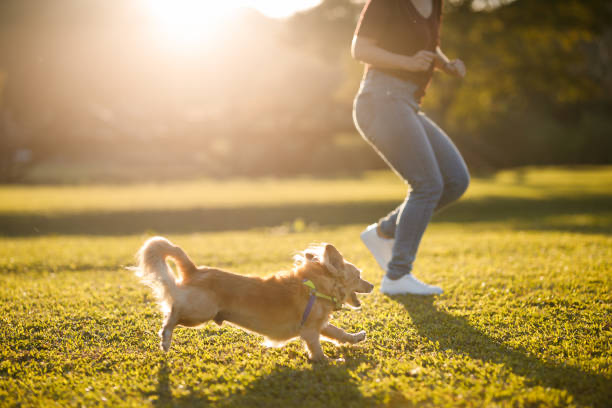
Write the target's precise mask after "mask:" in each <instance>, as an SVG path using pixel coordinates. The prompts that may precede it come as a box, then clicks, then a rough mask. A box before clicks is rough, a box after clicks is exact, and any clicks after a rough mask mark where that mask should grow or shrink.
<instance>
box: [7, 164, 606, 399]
mask: <svg viewBox="0 0 612 408" xmlns="http://www.w3.org/2000/svg"><path fill="white" fill-rule="evenodd" d="M404 192H405V186H404V185H403V184H402V183H400V182H399V181H397V180H396V178H395V177H394V176H393V175H392V174H389V173H373V174H369V175H367V176H365V177H363V178H355V179H330V180H309V179H298V180H255V181H248V180H234V181H230V182H225V183H222V182H214V181H206V180H203V181H193V182H181V183H163V184H137V185H129V186H126V185H123V186H121V185H119V186H112V185H97V186H29V187H25V186H23V187H14V186H3V187H0V235H2V237H0V271H2V273H1V274H0V307H1V308H2V310H0V339H1V340H0V341H1V343H0V345H1V347H0V406H81V405H85V406H90V405H107V406H143V405H144V406H207V405H213V406H227V407H240V406H244V407H252V406H259V407H282V406H299V407H302V406H303V407H347V406H349V407H353V406H354V407H364V406H389V407H413V406H423V407H440V406H461V407H464V406H465V407H470V406H473V407H480V406H492V407H493V406H495V407H496V406H504V407H505V406H508V407H523V406H525V407H536V406H560V407H561V406H596V407H606V406H610V404H611V401H612V364H611V363H612V317H611V316H612V168H610V167H599V168H580V169H558V168H544V169H537V168H527V169H520V170H518V171H507V172H503V173H500V174H497V175H495V176H494V177H490V178H477V179H475V180H474V181H473V183H472V186H471V187H470V190H469V192H468V194H467V196H466V197H465V199H463V200H462V201H461V202H460V203H458V204H457V205H455V206H454V207H452V208H450V209H449V210H447V211H445V212H443V213H442V214H439V215H438V216H436V217H435V219H434V222H433V223H432V224H431V226H430V228H429V229H428V231H427V233H426V235H425V237H424V239H423V242H422V245H421V250H420V253H419V258H418V260H417V264H416V265H415V274H416V275H417V276H418V277H420V278H422V279H423V280H425V281H427V282H430V283H434V284H438V285H441V286H442V287H443V288H444V289H445V293H444V295H442V296H439V297H433V298H432V297H415V296H399V297H387V296H383V295H381V294H380V293H379V292H378V284H379V281H380V278H381V277H382V271H381V270H379V269H378V268H377V266H376V263H375V261H374V259H372V258H371V257H370V256H369V255H368V253H367V252H366V250H365V248H364V247H363V246H362V244H361V243H360V241H359V232H360V231H361V229H362V228H363V227H364V226H365V225H366V224H367V223H369V222H373V221H375V220H376V219H377V218H378V217H379V216H380V215H382V214H383V213H384V212H385V211H387V210H390V209H391V208H393V206H394V205H395V204H396V203H397V202H399V201H400V200H401V198H402V195H403V194H404ZM152 234H163V235H166V236H168V237H169V238H170V239H171V240H173V241H174V242H175V243H177V244H179V245H181V246H183V247H184V248H185V249H186V250H187V252H188V253H189V254H190V255H191V256H192V257H193V258H194V260H195V261H196V262H198V263H202V264H209V265H215V266H219V267H223V268H225V269H229V270H232V271H236V272H240V273H245V274H266V273H270V272H275V271H278V270H282V269H287V268H290V267H291V256H292V255H293V254H294V253H295V252H296V251H298V250H300V249H303V248H305V247H306V246H307V245H308V244H309V243H311V242H322V241H327V242H332V243H334V244H335V245H336V246H337V247H338V248H339V249H340V250H341V251H342V252H343V254H344V255H345V257H347V258H348V259H350V260H351V261H353V262H354V263H355V264H356V265H358V266H359V267H360V268H362V269H363V270H364V275H365V277H366V279H368V280H370V281H371V282H373V283H375V284H376V286H377V287H376V289H375V291H374V292H373V293H372V294H371V295H365V296H362V297H361V300H362V303H363V306H362V309H361V310H358V311H349V310H343V311H340V312H337V313H335V314H334V317H333V319H332V321H334V322H335V323H336V324H337V325H339V326H341V327H343V328H345V329H347V330H349V331H359V330H362V329H363V330H366V331H367V333H368V339H367V340H366V341H365V342H364V343H361V344H360V345H358V346H335V345H333V344H329V343H325V344H324V350H325V352H326V353H327V354H328V355H329V356H331V357H334V358H342V359H344V360H345V361H344V362H342V363H330V364H324V365H316V364H312V363H310V362H309V361H308V360H307V359H306V357H305V352H304V348H303V346H302V344H301V343H300V342H299V341H294V342H291V343H289V344H288V345H287V346H286V347H284V348H282V349H270V348H265V347H263V346H262V345H261V343H262V338H261V337H259V336H257V335H253V334H247V333H245V332H243V331H241V330H238V329H235V328H232V327H229V326H222V327H217V326H216V325H214V324H211V325H207V326H204V327H203V328H202V329H199V330H193V329H182V328H178V329H177V330H176V331H175V337H174V342H173V346H172V349H171V350H170V352H169V353H168V354H167V355H166V354H163V353H162V352H161V351H160V350H159V348H158V337H157V331H158V330H159V327H160V323H161V314H160V312H159V311H158V308H157V306H156V305H155V303H154V302H153V299H152V296H151V294H150V292H149V290H148V289H147V288H145V287H143V286H142V285H141V284H140V283H139V282H138V280H137V279H136V278H135V277H134V276H133V275H132V274H131V273H130V272H129V271H126V270H125V269H123V266H126V265H131V264H133V262H134V253H135V252H136V250H137V249H138V247H139V246H140V245H141V244H142V243H143V241H144V240H145V239H146V238H147V237H149V236H151V235H152Z"/></svg>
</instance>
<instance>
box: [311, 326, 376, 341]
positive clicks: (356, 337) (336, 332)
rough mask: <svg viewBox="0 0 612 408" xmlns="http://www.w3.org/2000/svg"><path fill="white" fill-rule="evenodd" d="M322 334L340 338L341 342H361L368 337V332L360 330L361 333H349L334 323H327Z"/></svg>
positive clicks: (331, 337)
mask: <svg viewBox="0 0 612 408" xmlns="http://www.w3.org/2000/svg"><path fill="white" fill-rule="evenodd" d="M321 334H322V335H324V336H325V337H327V338H330V339H334V340H338V341H339V342H341V343H351V344H355V343H359V342H360V341H364V340H365V338H366V332H365V331H363V330H362V331H360V332H359V333H347V332H345V331H344V330H342V329H341V328H339V327H336V326H334V325H333V324H330V323H327V324H326V325H325V327H323V329H322V330H321Z"/></svg>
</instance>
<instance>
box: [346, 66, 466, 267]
mask: <svg viewBox="0 0 612 408" xmlns="http://www.w3.org/2000/svg"><path fill="white" fill-rule="evenodd" d="M415 89H416V85H415V84H413V83H411V82H408V81H404V80H402V79H399V78H396V77H393V76H391V75H388V74H385V73H383V72H381V71H377V70H374V69H370V70H369V71H368V74H367V75H366V77H365V78H364V80H363V81H362V83H361V87H360V89H359V92H358V93H357V96H356V97H355V102H354V105H353V119H354V120H355V125H356V126H357V129H358V130H359V132H360V133H361V135H362V136H363V137H364V139H366V141H368V143H370V144H371V145H372V147H373V148H374V150H376V152H377V153H378V154H379V155H380V156H381V157H382V158H383V159H384V160H385V161H386V162H387V164H388V165H389V167H391V168H392V169H393V170H394V171H395V172H396V173H397V174H398V175H399V176H400V177H401V178H402V179H403V180H404V181H405V182H406V183H408V184H409V185H410V187H411V191H410V190H409V192H408V194H407V197H406V200H405V201H404V202H402V203H401V204H400V205H399V206H398V207H397V208H396V209H394V210H393V211H391V212H390V213H389V214H388V215H387V216H385V217H383V218H381V219H380V221H379V226H380V229H381V231H382V232H383V233H384V234H385V235H387V236H390V237H394V238H395V243H394V246H393V256H392V258H391V261H390V262H389V265H388V267H387V276H388V277H389V278H391V279H399V278H401V277H402V276H404V275H406V274H409V273H410V272H411V271H412V264H413V262H414V260H415V257H416V253H417V250H418V247H419V243H420V242H421V238H422V237H423V233H424V232H425V229H426V228H427V225H428V224H429V221H430V219H431V216H432V215H433V213H434V212H437V211H438V210H440V209H442V208H444V207H445V206H447V205H448V204H450V203H452V202H453V201H456V200H457V199H458V198H459V197H461V195H463V193H464V192H465V190H466V189H467V187H468V184H469V182H470V176H469V173H468V169H467V166H466V165H465V162H464V161H463V158H462V157H461V154H460V153H459V150H457V148H456V147H455V145H454V144H453V142H452V141H451V140H450V138H449V137H448V136H447V135H446V134H445V133H444V131H442V129H440V128H439V127H438V126H437V125H436V124H435V123H434V122H433V121H432V120H431V119H429V118H428V117H427V116H425V114H424V113H423V112H421V111H420V110H419V104H418V103H417V101H416V100H415V99H414V96H413V94H414V90H415Z"/></svg>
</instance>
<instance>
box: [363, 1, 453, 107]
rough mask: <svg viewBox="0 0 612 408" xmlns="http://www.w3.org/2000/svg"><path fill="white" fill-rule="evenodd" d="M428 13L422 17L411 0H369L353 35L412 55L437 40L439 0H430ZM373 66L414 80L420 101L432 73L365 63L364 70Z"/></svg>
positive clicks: (432, 47)
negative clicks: (430, 8) (431, 2)
mask: <svg viewBox="0 0 612 408" xmlns="http://www.w3.org/2000/svg"><path fill="white" fill-rule="evenodd" d="M432 1H433V5H432V10H431V14H430V15H429V17H427V18H425V17H423V16H422V15H421V14H420V13H419V12H418V10H417V9H416V8H415V7H414V4H413V3H412V1H411V0H368V2H367V3H366V5H365V7H364V8H363V11H362V12H361V17H360V18H359V23H358V24H357V28H356V30H355V35H356V36H361V37H367V38H371V39H373V40H376V43H377V45H378V46H379V47H381V48H383V49H385V50H387V51H389V52H392V53H394V54H401V55H408V56H412V55H414V54H416V53H417V52H419V51H421V50H428V51H434V52H435V50H436V47H437V46H438V45H439V44H440V20H441V15H442V0H432ZM370 68H376V69H377V70H379V71H383V72H385V73H387V74H390V75H393V76H395V77H397V78H400V79H403V80H407V81H410V82H413V83H415V84H416V85H417V86H418V88H417V90H416V91H415V98H416V100H417V101H420V100H421V98H422V97H423V95H425V89H426V88H427V86H428V85H429V82H430V81H431V77H432V76H433V70H434V68H433V64H432V66H431V68H429V69H428V70H427V71H421V72H411V71H406V70H403V69H391V68H377V67H372V66H371V65H369V64H366V72H367V70H368V69H370Z"/></svg>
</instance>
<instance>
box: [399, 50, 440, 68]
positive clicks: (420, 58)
mask: <svg viewBox="0 0 612 408" xmlns="http://www.w3.org/2000/svg"><path fill="white" fill-rule="evenodd" d="M435 58H436V54H435V53H434V52H431V51H425V50H422V51H419V52H417V53H416V54H414V55H413V56H412V57H406V63H405V64H404V69H405V70H407V71H414V72H419V71H427V70H428V69H429V68H430V67H431V64H433V62H434V59H435Z"/></svg>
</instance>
